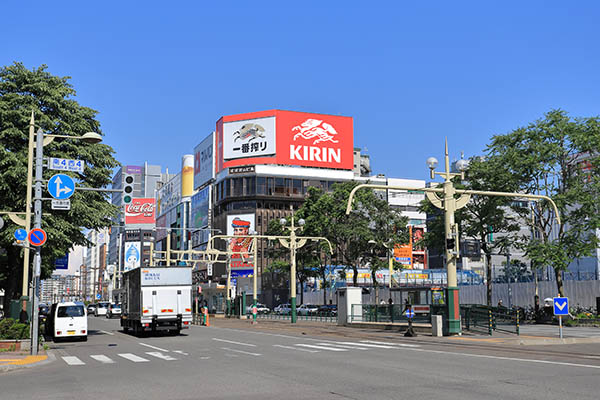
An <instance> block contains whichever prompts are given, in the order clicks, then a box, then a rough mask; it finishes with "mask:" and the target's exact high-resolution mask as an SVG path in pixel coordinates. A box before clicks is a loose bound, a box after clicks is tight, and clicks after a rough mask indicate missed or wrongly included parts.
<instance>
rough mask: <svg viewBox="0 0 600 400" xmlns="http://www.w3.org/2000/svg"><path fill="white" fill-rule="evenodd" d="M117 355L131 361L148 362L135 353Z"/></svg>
mask: <svg viewBox="0 0 600 400" xmlns="http://www.w3.org/2000/svg"><path fill="white" fill-rule="evenodd" d="M119 357H123V358H125V359H127V360H129V361H133V362H136V363H138V362H150V360H146V359H145V358H142V357H139V356H136V355H135V354H131V353H120V354H119Z"/></svg>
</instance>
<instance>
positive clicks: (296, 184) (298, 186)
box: [292, 179, 302, 196]
mask: <svg viewBox="0 0 600 400" xmlns="http://www.w3.org/2000/svg"><path fill="white" fill-rule="evenodd" d="M292 194H293V195H294V196H302V180H301V179H294V180H293V182H292Z"/></svg>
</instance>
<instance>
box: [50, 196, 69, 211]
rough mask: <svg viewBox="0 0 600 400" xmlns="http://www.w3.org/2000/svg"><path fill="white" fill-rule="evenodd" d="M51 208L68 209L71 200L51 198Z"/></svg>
mask: <svg viewBox="0 0 600 400" xmlns="http://www.w3.org/2000/svg"><path fill="white" fill-rule="evenodd" d="M52 209H53V210H70V209H71V200H69V199H67V200H56V199H52Z"/></svg>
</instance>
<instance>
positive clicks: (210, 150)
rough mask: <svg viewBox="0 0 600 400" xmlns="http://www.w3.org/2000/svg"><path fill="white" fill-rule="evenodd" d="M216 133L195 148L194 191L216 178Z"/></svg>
mask: <svg viewBox="0 0 600 400" xmlns="http://www.w3.org/2000/svg"><path fill="white" fill-rule="evenodd" d="M214 146H215V133H214V132H213V133H211V134H210V135H208V137H206V138H205V139H204V140H203V141H202V142H200V144H199V145H198V146H196V147H195V148H194V189H197V188H199V187H200V186H202V185H204V184H205V183H206V182H209V181H210V180H211V179H213V178H214V177H215V158H214V153H215V152H214Z"/></svg>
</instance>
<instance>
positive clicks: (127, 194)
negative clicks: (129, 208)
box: [123, 174, 133, 204]
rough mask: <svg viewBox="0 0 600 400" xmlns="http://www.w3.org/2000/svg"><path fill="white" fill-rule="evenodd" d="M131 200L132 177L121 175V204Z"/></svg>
mask: <svg viewBox="0 0 600 400" xmlns="http://www.w3.org/2000/svg"><path fill="white" fill-rule="evenodd" d="M132 200H133V175H129V174H123V204H129V203H131V202H132Z"/></svg>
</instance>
